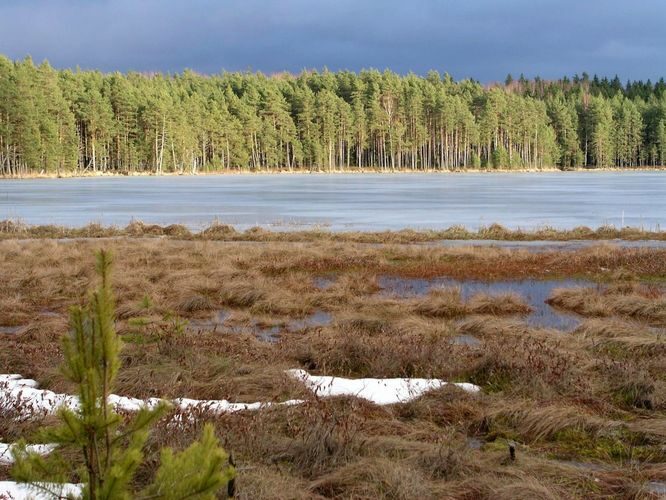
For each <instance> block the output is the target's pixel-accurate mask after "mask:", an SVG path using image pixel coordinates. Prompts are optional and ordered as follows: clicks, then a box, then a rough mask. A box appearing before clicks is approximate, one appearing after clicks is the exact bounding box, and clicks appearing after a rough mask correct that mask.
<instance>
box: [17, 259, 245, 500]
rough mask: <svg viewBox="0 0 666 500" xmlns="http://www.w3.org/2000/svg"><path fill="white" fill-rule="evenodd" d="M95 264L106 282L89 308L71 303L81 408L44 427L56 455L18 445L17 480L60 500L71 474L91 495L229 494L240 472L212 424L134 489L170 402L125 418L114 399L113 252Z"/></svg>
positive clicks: (117, 342) (41, 435) (71, 349)
mask: <svg viewBox="0 0 666 500" xmlns="http://www.w3.org/2000/svg"><path fill="white" fill-rule="evenodd" d="M96 267H97V274H98V275H99V278H100V284H99V287H98V288H97V290H95V292H94V293H93V294H92V296H91V298H90V301H89V303H88V305H87V306H85V307H75V308H72V310H71V313H70V335H69V336H68V337H67V338H66V339H65V340H64V355H65V362H64V365H63V373H64V375H65V376H66V377H67V378H68V379H69V380H70V381H71V382H73V383H74V384H76V385H77V387H78V406H77V407H76V408H64V407H63V408H61V409H60V410H59V412H58V417H59V424H58V425H57V426H55V427H51V428H45V429H42V430H40V431H39V432H38V435H37V436H36V439H39V440H40V441H42V442H48V443H53V444H55V445H57V447H56V449H55V451H54V452H53V453H51V454H50V455H48V456H46V457H45V456H40V455H37V454H34V453H28V452H26V448H25V443H23V444H21V445H19V446H17V447H16V449H15V452H14V458H15V464H14V467H13V469H12V475H13V477H14V479H16V480H17V481H20V482H24V483H29V484H30V485H31V486H32V487H34V489H35V491H36V492H39V493H40V494H41V495H42V496H46V497H48V496H51V497H53V498H62V496H63V495H62V489H59V488H58V485H59V484H62V483H64V482H65V481H67V480H68V479H71V478H72V477H78V478H79V480H80V481H81V482H82V483H83V484H82V490H81V496H82V497H83V498H85V499H92V500H116V499H129V498H146V499H147V498H151V499H153V498H155V499H157V498H159V499H168V500H172V499H173V500H175V499H183V498H188V499H190V498H191V499H213V498H216V495H218V494H219V493H224V492H226V491H228V485H229V483H230V482H232V483H233V479H234V476H235V470H234V468H233V466H231V465H230V464H229V457H228V455H227V454H226V452H225V451H224V449H222V447H220V444H219V441H218V439H217V438H216V437H215V433H214V429H213V426H212V425H210V424H208V425H206V426H205V427H204V431H203V436H202V437H201V439H200V440H199V441H196V442H195V443H193V444H192V445H191V446H190V447H188V448H187V449H185V450H183V451H182V452H180V453H174V452H173V451H172V450H171V449H163V450H162V451H161V464H160V467H159V469H158V470H157V472H156V473H155V476H154V480H153V483H152V484H150V485H149V486H148V487H146V488H145V489H143V490H141V491H134V490H133V486H134V485H133V478H134V475H135V473H136V471H137V468H138V467H139V466H140V465H141V463H142V461H143V458H144V455H143V448H144V445H145V443H146V440H147V438H148V435H149V432H150V428H151V426H152V425H153V424H154V423H155V421H156V420H157V419H159V418H160V417H161V416H163V415H164V413H165V411H166V410H167V409H168V405H167V404H166V403H160V404H157V405H155V406H153V407H151V408H149V407H145V408H142V409H141V410H139V411H138V412H137V413H136V414H135V415H134V416H133V418H132V419H131V420H130V421H129V422H126V421H125V419H123V418H121V416H120V415H118V414H117V413H116V412H115V411H114V409H113V407H112V406H111V405H110V404H109V396H110V395H111V393H112V390H113V386H114V382H115V379H116V375H117V374H118V369H119V367H120V359H119V352H120V349H121V339H120V337H119V336H118V335H117V334H116V331H115V326H114V307H115V306H114V299H113V294H112V291H111V285H110V268H111V256H110V255H109V253H107V252H105V251H100V252H99V253H98V254H97V266H96ZM67 449H70V450H72V449H74V450H77V451H78V453H80V455H81V460H80V462H79V463H82V465H78V466H77V465H74V464H72V460H68V459H66V458H65V454H64V452H66V450H67ZM66 456H67V457H71V456H72V455H71V454H67V455H66Z"/></svg>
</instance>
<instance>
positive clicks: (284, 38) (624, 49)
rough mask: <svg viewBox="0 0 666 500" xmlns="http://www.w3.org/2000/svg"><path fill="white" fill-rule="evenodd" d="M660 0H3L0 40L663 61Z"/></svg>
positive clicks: (509, 66)
mask: <svg viewBox="0 0 666 500" xmlns="http://www.w3.org/2000/svg"><path fill="white" fill-rule="evenodd" d="M664 21H666V0H633V1H628V0H557V1H555V0H403V1H397V0H273V1H269V0H180V1H179V0H0V54H3V55H5V56H7V57H10V58H12V59H22V58H24V57H25V56H27V55H30V56H31V57H32V58H33V59H34V60H35V61H36V62H41V61H42V60H44V59H48V60H49V62H50V63H51V64H52V65H53V66H55V67H57V68H75V67H77V66H79V67H81V68H84V69H99V70H102V71H130V70H131V71H140V72H156V71H159V72H171V73H174V72H180V71H182V70H184V69H186V68H189V69H192V70H194V71H197V72H200V73H208V74H212V73H219V72H220V71H223V70H226V71H248V70H249V71H262V72H264V73H268V74H271V73H276V72H281V71H289V72H292V73H298V72H300V71H301V70H303V69H323V68H325V67H326V68H328V69H330V70H341V69H347V70H353V71H358V70H360V69H363V68H378V69H380V70H383V69H387V68H388V69H391V70H393V71H396V72H398V73H403V74H404V73H408V72H410V71H412V72H415V73H417V74H425V73H427V71H428V70H431V69H434V70H437V71H439V72H441V73H445V72H447V73H449V74H451V75H452V76H453V77H454V78H455V79H462V78H474V79H476V80H480V81H481V82H493V81H502V80H504V78H505V77H506V75H507V74H508V73H511V74H512V75H514V77H517V76H518V75H520V74H521V73H523V74H525V76H527V77H533V76H537V75H538V76H541V77H543V78H558V77H561V76H564V75H570V76H571V75H574V74H576V73H578V74H581V73H582V72H584V71H587V72H588V73H589V74H591V75H592V74H599V75H605V76H609V77H613V76H615V75H616V74H617V75H619V76H620V78H621V79H622V80H623V81H625V80H627V79H632V80H635V79H648V78H651V79H653V80H654V79H657V78H659V77H661V76H664V74H666V29H664Z"/></svg>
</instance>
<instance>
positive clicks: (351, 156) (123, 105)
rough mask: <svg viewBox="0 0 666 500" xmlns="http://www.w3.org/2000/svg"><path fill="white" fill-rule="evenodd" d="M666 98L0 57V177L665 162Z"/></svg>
mask: <svg viewBox="0 0 666 500" xmlns="http://www.w3.org/2000/svg"><path fill="white" fill-rule="evenodd" d="M665 90H666V84H664V81H663V79H662V80H660V81H659V82H657V83H655V84H652V83H651V82H650V81H647V82H640V81H639V82H627V83H626V84H624V85H623V84H622V83H621V82H620V81H619V79H617V78H615V79H613V80H608V79H606V78H604V79H599V78H598V77H593V78H590V77H589V75H587V74H583V75H582V76H580V77H579V76H575V77H573V78H571V79H569V78H563V79H560V80H542V79H539V78H535V79H531V80H528V79H526V78H524V77H522V76H521V77H520V78H519V79H513V78H512V77H511V76H508V77H507V78H506V81H505V82H503V83H496V84H492V85H481V84H480V83H479V82H477V81H474V80H462V81H458V82H456V81H454V80H453V79H452V78H451V77H450V76H449V75H443V76H442V75H440V74H438V73H437V72H434V71H433V72H430V73H428V74H427V76H425V77H421V76H417V75H414V74H408V75H405V76H401V75H398V74H396V73H393V72H390V71H384V72H379V71H377V70H365V71H361V72H359V73H354V72H349V71H340V72H330V71H323V72H316V71H304V72H302V73H301V74H299V75H291V74H284V73H283V74H276V75H271V76H266V75H263V74H260V73H222V74H219V75H212V76H204V75H199V74H196V73H194V72H192V71H185V72H183V73H181V74H176V75H163V74H140V73H127V74H121V73H110V74H106V73H101V72H98V71H81V70H76V71H72V70H60V71H58V70H55V69H53V68H52V67H51V66H50V65H49V64H48V62H44V63H42V64H39V65H35V64H34V63H33V61H32V60H31V59H30V58H26V59H24V60H22V61H11V60H9V59H7V58H4V57H2V56H0V174H4V175H25V174H30V173H55V174H61V173H67V172H79V173H83V172H117V173H130V172H136V171H140V172H154V173H163V172H188V173H196V172H199V171H222V170H251V171H268V170H275V169H286V170H323V171H328V170H333V169H348V170H353V169H367V168H373V169H374V168H376V169H380V170H398V169H400V170H404V169H408V170H456V169H465V168H481V169H497V168H507V169H510V168H541V167H553V166H558V167H560V168H569V167H580V166H589V167H629V166H657V165H664V164H666V96H665Z"/></svg>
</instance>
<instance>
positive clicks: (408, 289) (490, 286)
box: [379, 276, 598, 342]
mask: <svg viewBox="0 0 666 500" xmlns="http://www.w3.org/2000/svg"><path fill="white" fill-rule="evenodd" d="M379 286H380V287H381V288H382V292H381V293H382V294H385V295H389V296H398V297H414V296H419V295H426V294H427V293H428V292H429V291H430V290H431V289H432V288H436V287H456V288H459V289H460V293H461V295H462V298H463V300H468V299H470V298H471V297H472V296H474V295H476V294H478V293H487V294H489V295H498V294H502V293H516V294H518V295H520V296H521V297H522V298H523V299H525V300H526V301H527V303H528V304H529V305H530V306H531V307H532V312H531V313H530V314H528V315H526V316H525V321H526V322H527V324H529V325H530V326H535V327H542V328H554V329H557V330H561V331H571V330H573V329H575V328H576V327H577V326H578V325H579V324H580V317H579V316H578V315H576V314H572V313H569V312H564V311H561V310H558V309H555V308H553V307H551V306H549V305H548V304H546V299H547V298H548V297H550V295H551V292H552V291H553V290H554V289H556V288H572V287H592V286H598V285H596V284H595V283H593V282H591V281H587V280H577V279H557V280H532V279H529V280H512V281H493V282H484V281H475V280H469V281H459V280H454V279H450V278H436V279H418V278H400V277H396V276H382V277H380V278H379ZM461 342H462V341H461Z"/></svg>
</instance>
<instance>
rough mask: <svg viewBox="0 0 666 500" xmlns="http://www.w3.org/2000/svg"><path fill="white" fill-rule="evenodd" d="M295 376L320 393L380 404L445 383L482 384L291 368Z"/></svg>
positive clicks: (467, 388)
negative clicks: (325, 373) (339, 374)
mask: <svg viewBox="0 0 666 500" xmlns="http://www.w3.org/2000/svg"><path fill="white" fill-rule="evenodd" d="M287 373H288V374H289V375H291V376H292V377H294V378H296V379H297V380H300V381H301V382H303V383H304V384H305V385H306V387H308V389H310V390H311V391H313V392H314V393H315V394H316V395H317V396H320V397H331V396H356V397H359V398H363V399H367V400H368V401H371V402H373V403H375V404H378V405H389V404H395V403H404V402H407V401H411V400H413V399H416V398H418V397H420V396H422V395H423V394H425V393H426V392H428V391H432V390H433V389H439V388H440V387H444V386H445V385H455V386H456V387H459V388H460V389H462V390H464V391H467V392H472V393H477V392H479V391H480V390H481V388H480V387H479V386H478V385H474V384H468V383H449V382H445V381H443V380H439V379H426V378H359V379H348V378H342V377H327V376H319V375H310V374H309V373H308V372H306V371H305V370H287Z"/></svg>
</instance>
